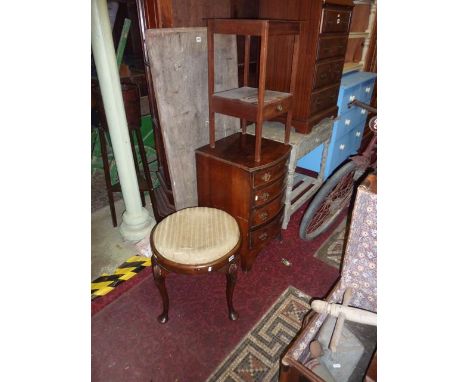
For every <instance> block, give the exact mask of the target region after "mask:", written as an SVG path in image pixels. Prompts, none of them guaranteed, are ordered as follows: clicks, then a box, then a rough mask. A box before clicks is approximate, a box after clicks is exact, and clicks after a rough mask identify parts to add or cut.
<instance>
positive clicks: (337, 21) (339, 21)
mask: <svg viewBox="0 0 468 382" xmlns="http://www.w3.org/2000/svg"><path fill="white" fill-rule="evenodd" d="M338 17H340V16H339V15H338ZM336 23H337V24H339V23H341V20H340V19H339V18H337V19H336Z"/></svg>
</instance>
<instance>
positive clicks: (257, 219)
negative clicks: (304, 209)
mask: <svg viewBox="0 0 468 382" xmlns="http://www.w3.org/2000/svg"><path fill="white" fill-rule="evenodd" d="M283 204H284V193H283V194H281V195H278V197H277V198H276V199H274V200H272V201H271V203H268V204H266V205H264V206H262V207H259V208H256V209H254V210H253V212H252V224H251V226H252V227H254V226H258V225H261V224H264V223H266V222H267V221H269V220H270V219H271V218H273V217H274V216H276V214H277V213H278V211H279V210H280V209H281V207H282V206H283Z"/></svg>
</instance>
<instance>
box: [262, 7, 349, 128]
mask: <svg viewBox="0 0 468 382" xmlns="http://www.w3.org/2000/svg"><path fill="white" fill-rule="evenodd" d="M352 9H353V1H352V0H260V8H259V16H260V18H267V19H284V20H301V21H302V28H301V32H300V48H299V57H298V60H299V64H298V72H297V76H296V88H295V93H294V97H295V98H294V108H293V121H292V125H293V127H294V128H295V129H296V131H297V132H299V133H303V134H308V133H310V131H311V130H312V127H313V126H314V125H316V124H317V123H318V122H320V121H321V120H322V119H324V118H326V117H334V116H336V114H337V110H338V108H337V106H336V101H337V97H338V92H339V88H340V80H341V76H342V71H343V64H344V59H345V54H346V46H347V43H348V33H349V28H350V25H351V14H352ZM292 49H293V45H292V40H291V39H290V38H287V37H283V36H279V37H276V36H275V37H272V38H270V39H269V42H268V61H269V62H274V63H276V64H275V65H274V66H273V65H272V66H270V67H268V69H267V76H266V87H267V88H268V89H271V90H276V91H286V90H287V86H288V84H289V80H290V75H289V72H290V67H291V60H290V58H289V57H291V54H290V52H292Z"/></svg>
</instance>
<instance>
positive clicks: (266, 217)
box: [259, 212, 268, 221]
mask: <svg viewBox="0 0 468 382" xmlns="http://www.w3.org/2000/svg"><path fill="white" fill-rule="evenodd" d="M259 218H260V220H263V221H265V220H267V219H268V212H262V213H261V214H260V215H259Z"/></svg>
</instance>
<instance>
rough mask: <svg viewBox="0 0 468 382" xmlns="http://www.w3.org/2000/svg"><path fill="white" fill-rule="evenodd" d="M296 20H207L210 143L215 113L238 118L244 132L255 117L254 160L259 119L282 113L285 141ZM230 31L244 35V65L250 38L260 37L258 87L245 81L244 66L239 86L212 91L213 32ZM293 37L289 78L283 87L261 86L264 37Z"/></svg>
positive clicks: (257, 150)
mask: <svg viewBox="0 0 468 382" xmlns="http://www.w3.org/2000/svg"><path fill="white" fill-rule="evenodd" d="M299 32H300V23H299V22H285V21H279V20H246V19H210V20H208V97H209V111H210V146H211V148H214V147H215V140H216V137H215V113H221V114H226V115H230V116H233V117H237V118H240V119H241V125H242V131H243V132H244V133H245V129H246V125H247V121H255V123H256V128H255V135H256V142H255V161H256V162H260V160H261V138H262V127H263V121H264V120H268V119H272V118H275V117H277V116H279V115H283V114H286V130H285V138H284V142H285V144H287V143H289V134H290V129H291V119H292V109H291V108H292V106H293V104H294V103H293V102H294V92H295V86H296V81H295V79H296V73H297V64H298V51H299ZM215 33H217V34H234V35H242V36H245V51H244V52H245V53H244V68H248V67H249V63H250V38H251V36H259V37H260V44H261V47H260V62H259V84H258V89H256V88H251V87H249V86H248V84H249V70H248V69H247V70H244V78H243V85H244V86H243V87H241V88H234V89H232V88H231V89H229V90H225V91H221V92H216V93H215V89H214V78H215V73H214V65H215V60H214V51H215V47H214V34H215ZM288 35H292V36H293V38H294V48H293V53H292V64H291V65H290V66H289V68H288V69H289V71H290V78H291V80H290V82H289V86H288V88H287V89H283V90H282V91H272V90H269V89H270V88H268V86H267V88H268V89H266V87H265V76H266V72H267V54H268V40H269V38H270V37H273V36H288Z"/></svg>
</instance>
